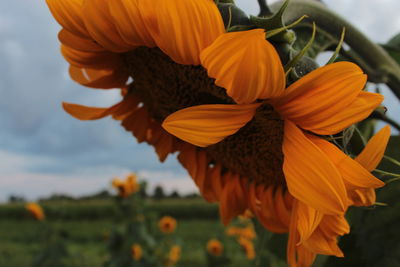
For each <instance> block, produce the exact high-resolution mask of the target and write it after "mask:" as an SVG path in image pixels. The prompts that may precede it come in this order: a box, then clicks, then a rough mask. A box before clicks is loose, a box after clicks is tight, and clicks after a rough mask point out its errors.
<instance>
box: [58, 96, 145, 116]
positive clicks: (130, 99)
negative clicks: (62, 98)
mask: <svg viewBox="0 0 400 267" xmlns="http://www.w3.org/2000/svg"><path fill="white" fill-rule="evenodd" d="M138 101H139V100H138V99H137V98H136V97H135V96H133V95H129V96H127V97H126V98H124V99H123V100H122V101H121V102H119V103H117V104H115V105H113V106H111V107H109V108H96V107H88V106H83V105H77V104H71V103H66V102H63V108H64V110H65V111H66V112H67V113H68V114H70V115H71V116H72V117H74V118H77V119H79V120H97V119H101V118H104V117H106V116H109V115H111V114H113V113H118V112H121V111H124V110H125V111H126V110H128V109H130V108H132V107H134V106H136V105H137V104H138Z"/></svg>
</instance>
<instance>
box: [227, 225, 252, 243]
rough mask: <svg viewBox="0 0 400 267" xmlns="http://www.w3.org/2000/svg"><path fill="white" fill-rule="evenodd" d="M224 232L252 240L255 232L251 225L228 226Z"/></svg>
mask: <svg viewBox="0 0 400 267" xmlns="http://www.w3.org/2000/svg"><path fill="white" fill-rule="evenodd" d="M226 234H227V235H229V236H237V237H242V238H246V239H248V240H253V239H254V238H256V232H255V231H254V228H253V226H252V225H249V226H246V227H234V226H231V227H228V229H226Z"/></svg>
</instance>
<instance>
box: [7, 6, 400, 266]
mask: <svg viewBox="0 0 400 267" xmlns="http://www.w3.org/2000/svg"><path fill="white" fill-rule="evenodd" d="M65 1H66V0H65ZM271 2H276V1H271ZM323 2H325V3H326V4H327V5H328V6H329V7H330V8H331V9H333V10H335V11H336V12H337V13H339V14H341V15H342V16H343V17H345V18H347V19H348V20H349V21H350V22H351V23H353V25H355V26H356V27H358V28H359V29H360V30H361V31H362V32H363V33H365V34H366V35H367V36H368V37H370V38H371V40H373V41H375V42H377V43H382V44H383V43H386V42H387V41H388V40H389V39H391V38H392V37H393V36H394V35H396V34H398V33H400V16H399V15H398V12H399V10H400V1H398V0H355V1H348V0H324V1H323ZM236 4H237V5H238V6H239V7H240V8H242V9H243V10H244V11H246V12H247V13H248V14H253V15H256V14H257V13H258V4H257V1H256V0H236ZM59 30H60V26H59V25H58V24H57V23H56V22H55V20H54V19H53V17H52V16H51V14H50V12H49V10H48V8H47V6H46V3H45V1H44V0H41V1H32V0H1V1H0V96H1V97H0V203H2V204H1V205H0V229H2V230H0V267H3V266H4V267H25V266H37V267H62V266H68V267H70V266H81V267H84V266H88V267H93V266H102V265H103V264H104V265H103V266H124V267H126V266H130V265H128V263H129V264H134V265H132V266H153V265H148V264H147V263H143V260H142V265H140V264H138V261H136V258H135V257H138V255H139V254H135V253H138V252H137V251H138V248H137V247H135V252H133V250H132V255H131V254H130V253H131V252H130V249H131V245H132V244H134V242H139V243H140V244H141V245H142V246H143V248H141V249H142V250H143V251H142V252H140V253H142V254H143V255H142V254H141V257H142V258H144V259H146V260H148V259H149V260H156V259H155V258H154V257H153V256H154V255H156V254H155V253H153V252H154V251H155V250H157V251H158V250H159V249H160V250H161V251H163V252H162V253H161V254H157V255H159V256H157V257H159V258H157V261H158V262H159V263H160V262H161V263H163V265H162V266H172V265H174V264H175V263H176V261H175V262H173V263H172V265H168V262H167V263H165V261H164V260H165V259H164V258H163V257H164V256H165V255H167V256H165V257H167V258H168V257H169V258H168V259H171V257H172V258H173V257H175V258H180V253H181V248H182V257H181V258H182V259H181V260H180V261H179V262H178V266H185V267H188V266H190V267H195V266H199V267H200V266H206V263H207V264H208V266H215V267H221V266H225V265H224V264H227V263H229V260H228V258H230V261H231V262H232V263H233V264H232V265H231V266H234V267H244V266H255V260H254V257H255V255H254V251H255V247H254V245H253V239H254V238H255V233H254V231H255V230H257V228H258V227H259V225H253V224H252V222H251V221H249V220H246V218H245V219H243V218H242V219H241V220H238V221H235V222H234V224H233V227H234V228H232V229H231V230H229V228H224V227H223V226H222V224H221V223H220V222H219V215H218V207H217V205H213V204H205V201H204V200H203V199H202V198H200V197H198V195H197V192H198V191H197V189H196V187H195V185H194V183H193V182H192V180H191V179H190V178H189V176H188V175H187V173H186V171H184V170H183V168H182V167H181V166H180V165H179V164H178V162H177V160H176V159H175V158H174V157H173V156H172V157H171V156H170V157H169V158H168V160H167V161H166V162H165V163H163V164H161V163H159V161H158V159H157V157H156V154H155V153H154V151H153V148H152V147H150V146H148V145H146V144H137V142H136V139H135V138H134V137H132V136H131V134H130V133H127V132H125V131H124V130H123V128H122V127H121V126H120V125H119V123H118V122H117V121H114V120H112V119H110V118H105V119H102V120H98V121H90V122H82V121H79V120H76V119H74V118H72V117H71V116H69V115H68V114H67V113H65V112H64V111H63V109H62V107H61V102H62V101H66V102H72V103H79V104H83V105H89V106H100V107H108V106H110V105H112V104H114V103H116V102H118V101H119V98H120V95H119V91H118V90H93V89H88V88H84V87H82V86H80V85H78V84H76V83H74V82H73V81H72V80H71V79H70V78H69V76H68V64H67V63H66V61H65V60H64V59H63V58H62V56H61V54H60V51H59V42H58V39H57V34H58V31H59ZM380 89H381V90H382V93H383V94H384V95H385V102H384V104H385V105H386V106H387V107H388V116H389V117H391V118H394V119H395V120H397V121H398V122H399V116H398V114H400V105H399V103H398V99H397V98H395V97H394V96H393V95H392V94H391V92H390V91H389V89H388V88H387V87H386V86H384V85H382V86H380ZM379 125H380V126H382V125H383V124H379ZM379 125H378V126H379ZM378 128H379V127H378ZM392 133H393V134H395V135H396V134H398V132H397V131H396V130H394V129H393V131H392ZM399 146H400V139H399V138H398V137H397V138H394V139H393V141H392V143H391V145H390V149H389V150H390V155H391V156H393V157H396V158H397V159H399V155H398V152H399ZM389 167H390V166H389ZM391 167H393V166H391ZM391 170H393V171H394V172H396V173H399V168H398V167H397V169H396V168H395V169H391ZM132 172H134V173H136V174H137V177H136V178H135V180H134V183H133V184H131V185H130V186H133V187H132V188H134V189H132V190H131V191H130V194H132V195H129V194H126V192H125V191H124V192H122V193H121V188H124V186H125V185H126V184H124V183H125V182H121V181H120V182H115V180H114V183H113V185H114V188H112V186H111V181H112V179H113V177H121V178H123V179H125V177H127V175H128V174H130V173H132ZM128 177H129V176H128ZM124 181H125V180H124ZM126 181H128V180H126ZM138 183H140V185H139V184H138ZM396 186H397V187H396ZM398 190H399V186H398V183H397V184H395V183H394V184H393V186H392V185H389V186H387V187H385V188H384V189H383V190H382V191H380V192H378V200H379V201H382V202H385V203H389V205H388V207H379V205H381V206H384V205H385V204H384V203H380V204H379V205H378V206H377V207H374V208H371V209H370V208H360V209H355V210H351V211H350V212H349V219H350V221H351V223H352V226H355V227H354V228H355V229H356V230H353V229H352V234H351V235H349V236H346V237H344V238H342V239H341V245H340V246H341V247H342V248H344V249H345V252H346V260H345V261H340V260H336V259H333V258H329V259H328V258H327V257H319V258H318V260H317V263H316V265H315V266H322V264H324V265H323V266H325V267H337V266H349V267H365V266H367V267H370V266H373V267H375V266H376V267H378V266H379V267H386V266H387V267H392V266H393V267H395V266H400V252H399V251H400V242H398V240H399V239H398V238H397V237H396V235H398V234H399V231H398V226H397V225H396V223H397V222H398V220H399V219H400V218H399V215H400V212H399V207H400V206H399V204H398ZM39 200H40V204H41V207H39V208H37V209H36V210H35V209H33V210H30V212H31V213H32V214H33V217H32V216H29V214H28V212H27V211H26V210H25V203H26V201H39ZM182 200H184V201H182ZM42 208H43V210H44V213H43V211H40V210H41V209H42ZM38 210H39V211H38ZM35 212H36V214H35ZM40 212H42V213H43V214H42V217H41V216H40V214H41V213H40ZM32 214H31V215H32ZM166 215H168V216H172V217H173V219H172V220H171V221H172V222H173V220H177V226H176V225H175V226H176V230H175V226H174V230H173V232H174V235H172V234H171V235H165V233H164V234H163V233H162V232H163V228H162V227H161V226H160V225H161V221H160V222H159V221H158V220H159V219H160V218H161V220H162V217H163V216H166ZM35 219H36V220H35ZM175 224H176V221H175ZM361 226H362V227H361ZM235 227H236V228H235ZM194 229H195V230H196V231H194ZM242 235H244V237H243V236H242ZM212 238H218V240H220V241H221V244H218V242H214V243H207V242H210V239H212ZM229 238H230V239H229ZM240 238H241V239H240ZM243 238H244V239H246V240H247V241H246V242H247V243H246V242H245V243H243V240H244V239H243ZM239 240H242V243H240V242H239ZM257 240H258V243H261V246H262V248H263V253H264V254H263V255H262V257H261V258H263V257H264V258H265V259H268V260H269V262H270V263H271V262H275V263H274V264H275V265H271V266H285V263H284V262H285V252H284V249H285V242H286V237H285V236H284V235H272V234H271V233H266V232H265V231H264V235H261V236H259V237H258V239H257ZM206 244H212V245H214V246H215V247H214V248H215V249H217V250H216V251H217V252H218V251H220V250H218V249H221V248H223V251H224V252H223V253H222V252H221V253H222V254H220V255H218V257H214V256H216V255H214V256H213V255H212V253H211V252H210V250H209V251H208V252H207V253H206ZM159 245H161V246H163V247H162V248H159V247H158V246H159ZM164 245H165V246H164ZM210 246H211V245H207V248H208V247H210ZM177 247H179V249H177ZM173 248H174V249H175V250H174V249H173ZM211 248H212V247H211ZM355 248H356V249H355ZM150 251H151V252H150ZM257 251H259V250H257ZM172 252H174V253H175V254H174V253H172ZM121 253H122V254H121ZM146 253H147V254H146ZM215 253H216V252H215ZM178 254H179V255H178ZM160 255H161V256H160ZM168 255H169V256H168ZM221 255H222V256H221ZM177 256H179V257H177ZM228 256H229V257H228ZM259 258H260V257H257V260H258V259H259ZM107 264H108V265H107ZM143 264H144V265H143ZM146 264H147V265H146ZM154 266H156V265H154ZM157 266H159V265H157ZM265 266H266V265H265ZM268 266H269V265H268Z"/></svg>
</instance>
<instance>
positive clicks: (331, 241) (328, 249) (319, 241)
mask: <svg viewBox="0 0 400 267" xmlns="http://www.w3.org/2000/svg"><path fill="white" fill-rule="evenodd" d="M303 244H304V246H305V247H306V248H307V249H309V250H310V251H312V252H314V253H317V254H324V255H333V256H336V257H344V255H343V252H342V250H341V249H340V248H339V247H338V245H337V240H336V236H335V237H330V236H327V235H325V234H324V233H323V231H321V230H320V229H317V230H316V231H314V233H313V234H312V235H311V236H310V238H309V239H307V240H306V241H305V242H304V243H303Z"/></svg>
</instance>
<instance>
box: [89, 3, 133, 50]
mask: <svg viewBox="0 0 400 267" xmlns="http://www.w3.org/2000/svg"><path fill="white" fill-rule="evenodd" d="M109 2H110V1H109V0H90V1H84V2H83V6H82V12H83V13H84V14H85V15H84V16H83V20H84V22H85V26H86V28H87V31H88V32H89V34H90V36H91V37H92V38H93V39H94V40H96V41H97V42H98V43H99V44H100V45H101V46H103V47H104V48H106V49H107V50H109V51H113V52H117V53H119V52H126V51H129V50H132V49H133V48H134V46H132V45H131V44H128V43H126V42H125V41H124V40H123V39H122V37H121V35H120V34H119V32H118V29H117V27H116V26H115V24H114V23H115V21H114V19H113V17H112V16H111V14H110V10H109V7H108V4H109ZM123 19H126V18H119V20H120V21H121V20H123Z"/></svg>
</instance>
